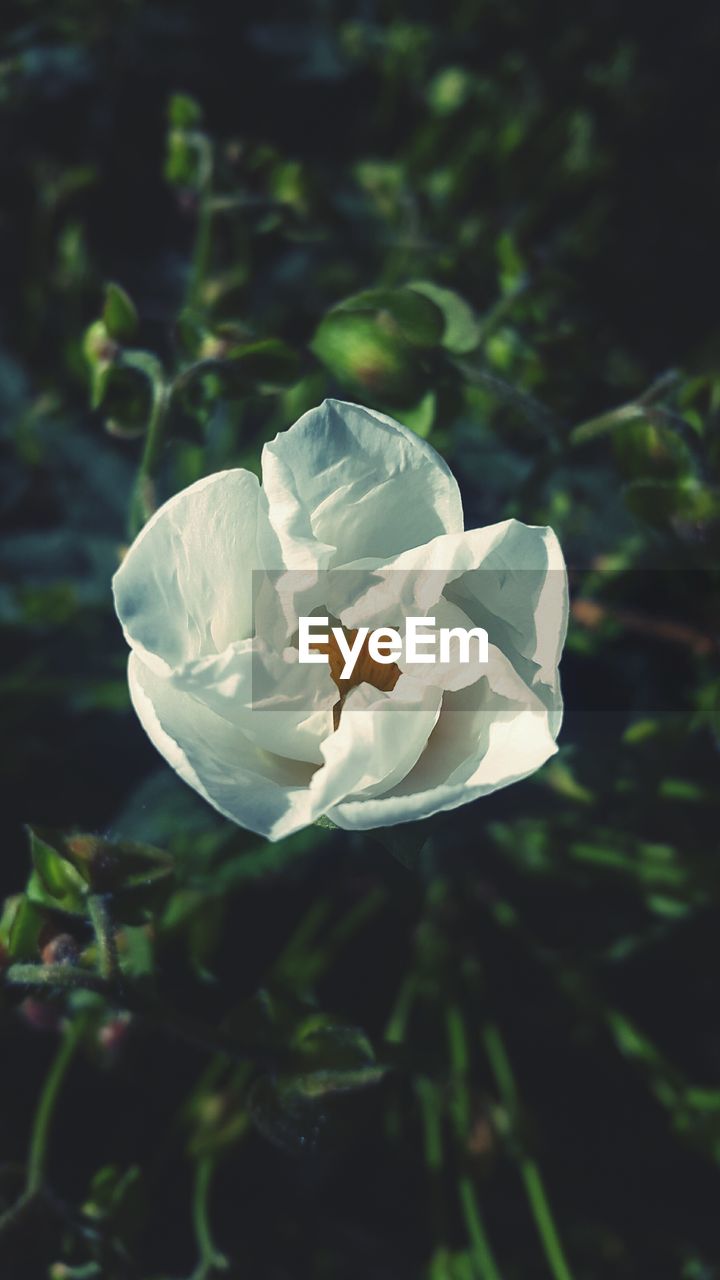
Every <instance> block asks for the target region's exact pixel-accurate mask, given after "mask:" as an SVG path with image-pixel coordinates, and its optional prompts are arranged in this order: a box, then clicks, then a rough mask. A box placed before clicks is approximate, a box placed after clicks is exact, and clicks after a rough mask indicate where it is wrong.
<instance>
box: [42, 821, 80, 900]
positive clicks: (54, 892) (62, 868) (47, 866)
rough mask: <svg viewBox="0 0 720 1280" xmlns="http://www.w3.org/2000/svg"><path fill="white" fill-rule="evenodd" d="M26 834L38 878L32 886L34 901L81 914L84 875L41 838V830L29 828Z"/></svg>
mask: <svg viewBox="0 0 720 1280" xmlns="http://www.w3.org/2000/svg"><path fill="white" fill-rule="evenodd" d="M28 834H29V836H30V855H31V857H32V861H33V866H34V868H35V873H36V877H37V880H36V881H34V882H33V884H32V889H33V893H34V895H37V896H36V900H37V898H40V899H42V898H44V899H45V901H46V902H47V901H48V898H49V902H50V905H54V906H56V907H59V908H60V909H61V910H63V911H69V912H71V913H72V914H73V915H83V914H84V907H83V897H84V896H85V894H86V892H87V885H86V882H85V880H84V878H83V876H81V875H80V873H79V872H78V871H77V870H76V868H75V867H73V866H72V864H71V863H70V862H68V861H67V860H66V859H65V858H64V857H63V855H62V854H61V853H59V852H58V850H57V849H56V848H54V847H53V844H51V843H48V841H47V840H46V839H44V837H43V834H41V833H40V831H38V830H37V829H33V828H32V827H31V828H29V831H28ZM37 882H39V885H38V883H37ZM38 889H40V892H38Z"/></svg>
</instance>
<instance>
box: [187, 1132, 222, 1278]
mask: <svg viewBox="0 0 720 1280" xmlns="http://www.w3.org/2000/svg"><path fill="white" fill-rule="evenodd" d="M215 1165H216V1161H215V1158H214V1156H204V1157H203V1158H202V1159H201V1160H198V1162H197V1164H196V1166H195V1190H194V1193H193V1226H194V1228H195V1239H196V1241H197V1246H198V1251H199V1253H200V1259H199V1262H198V1265H197V1267H196V1269H195V1271H194V1273H193V1280H208V1278H209V1277H210V1276H212V1274H213V1272H214V1271H225V1270H227V1267H228V1260H227V1258H226V1257H225V1256H224V1254H222V1253H219V1252H218V1250H217V1249H216V1248H215V1245H214V1243H213V1238H212V1231H211V1229H210V1214H209V1210H210V1188H211V1186H212V1179H213V1175H214V1173H215Z"/></svg>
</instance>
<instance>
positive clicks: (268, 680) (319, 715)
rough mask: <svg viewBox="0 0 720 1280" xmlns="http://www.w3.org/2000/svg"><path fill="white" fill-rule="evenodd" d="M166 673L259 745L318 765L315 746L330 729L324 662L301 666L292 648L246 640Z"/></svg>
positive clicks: (330, 694)
mask: <svg viewBox="0 0 720 1280" xmlns="http://www.w3.org/2000/svg"><path fill="white" fill-rule="evenodd" d="M170 678H171V680H172V682H173V684H174V685H175V687H176V688H177V689H178V690H179V691H180V692H182V693H187V694H190V695H191V696H192V697H193V698H195V699H196V700H197V702H198V703H199V704H200V705H203V706H205V707H208V708H209V709H210V710H211V711H213V712H214V713H215V714H216V715H218V716H221V717H222V719H223V720H224V721H225V722H226V723H227V724H230V725H232V726H234V727H235V728H236V729H238V730H240V731H241V732H242V733H243V734H244V735H245V737H246V738H247V739H248V740H249V741H250V742H253V743H255V745H256V746H258V747H261V748H262V749H263V750H265V751H272V752H274V753H275V754H277V755H280V756H286V757H287V758H288V759H292V760H305V761H307V762H309V763H312V764H322V760H323V757H322V754H321V751H320V747H321V743H322V742H323V740H324V739H325V738H326V737H327V735H328V733H331V732H332V717H333V706H334V705H335V703H336V701H337V697H338V690H337V686H336V685H335V684H334V683H333V681H332V678H331V676H330V668H329V666H328V665H327V663H323V664H322V665H315V664H310V665H308V666H301V665H299V663H298V661H297V651H295V650H288V649H286V650H284V651H283V652H280V653H278V652H277V651H276V650H274V649H271V648H269V647H268V646H267V645H266V644H264V643H263V641H262V640H260V639H251V640H242V641H240V642H239V643H238V644H234V645H228V647H227V649H225V650H224V651H223V652H222V653H220V654H212V655H210V656H209V657H207V658H201V659H199V660H198V661H197V662H192V663H188V664H187V665H186V666H184V667H183V668H182V669H181V670H179V671H176V672H175V673H174V674H173V675H172V676H171V677H170Z"/></svg>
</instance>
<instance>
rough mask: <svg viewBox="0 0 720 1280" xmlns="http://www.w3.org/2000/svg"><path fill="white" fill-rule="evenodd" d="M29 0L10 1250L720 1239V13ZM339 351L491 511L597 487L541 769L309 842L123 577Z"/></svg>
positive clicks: (5, 939)
mask: <svg viewBox="0 0 720 1280" xmlns="http://www.w3.org/2000/svg"><path fill="white" fill-rule="evenodd" d="M3 24H4V37H3V46H2V53H1V56H0V107H1V113H0V192H1V195H0V245H1V253H2V263H3V272H2V274H3V288H2V296H1V297H0V313H1V314H0V326H1V327H0V522H1V524H2V544H1V546H0V644H1V645H2V667H1V670H0V686H1V689H2V697H1V700H0V708H1V711H0V715H1V717H2V723H3V730H4V734H3V737H4V748H3V763H2V789H3V798H2V808H1V809H0V815H1V816H0V821H1V822H2V866H1V868H0V884H1V886H2V893H3V895H7V897H6V902H5V907H4V909H3V912H2V915H1V916H0V968H1V969H2V970H3V971H4V975H5V981H4V983H3V987H2V999H1V1002H0V1034H1V1035H2V1080H3V1094H2V1101H1V1102H0V1215H1V1216H0V1258H2V1259H3V1260H4V1270H3V1272H2V1274H3V1275H6V1274H7V1275H8V1276H9V1277H10V1276H12V1277H13V1280H15V1277H18V1278H22V1277H24V1276H28V1277H30V1280H40V1278H42V1277H46V1276H48V1277H51V1278H53V1280H62V1278H63V1277H78V1280H79V1278H80V1277H92V1276H100V1277H105V1278H107V1280H127V1278H129V1280H133V1278H136V1277H138V1278H142V1280H152V1278H153V1277H154V1278H157V1280H159V1278H160V1277H163V1278H165V1280H168V1278H170V1277H173V1278H174V1280H178V1278H179V1277H188V1280H190V1277H192V1278H193V1280H210V1278H211V1277H213V1276H215V1275H221V1274H226V1275H231V1276H235V1275H237V1276H243V1277H252V1278H253V1280H303V1278H304V1277H308V1278H310V1280H335V1278H336V1277H337V1278H338V1280H406V1278H407V1280H411V1278H412V1280H415V1278H416V1277H417V1278H424V1277H427V1278H428V1280H499V1278H500V1277H503V1278H505V1280H507V1278H510V1280H512V1278H513V1277H516V1278H522V1280H530V1278H531V1277H536V1276H537V1277H538V1278H541V1277H549V1278H550V1280H605V1278H606V1277H608V1278H612V1280H615V1278H617V1280H625V1278H628V1280H629V1278H631V1277H632V1278H635V1277H639V1278H641V1280H646V1278H648V1280H649V1278H650V1277H652V1278H653V1280H656V1278H658V1280H660V1278H662V1277H666V1276H667V1277H681V1278H682V1280H712V1278H713V1277H717V1276H719V1275H720V1227H719V1226H718V1214H717V1204H718V1196H719V1194H720V1178H719V1165H720V1011H719V1005H718V979H717V970H718V960H719V958H720V957H719V948H718V936H719V932H718V931H719V926H720V866H718V848H717V830H718V802H719V794H718V788H717V749H718V733H719V732H720V673H719V672H718V665H717V657H718V637H719V634H720V632H719V628H718V594H717V588H718V570H717V565H718V553H719V551H720V546H719V545H718V544H719V541H720V489H718V477H719V471H720V324H719V323H718V314H717V268H718V253H717V235H718V184H719V170H718V155H719V154H720V146H719V144H720V114H719V113H718V111H717V67H718V59H719V58H720V19H719V18H718V13H717V10H716V9H715V7H714V6H710V5H693V4H690V5H686V6H683V8H682V10H681V11H677V10H674V9H671V8H668V7H666V8H662V7H661V8H660V9H658V8H655V9H653V10H652V11H648V10H646V9H644V8H642V7H640V6H632V5H631V6H628V5H627V4H626V3H620V0H603V3H593V2H590V3H587V4H586V5H584V6H583V7H582V8H578V6H577V5H574V4H570V3H569V0H567V2H566V0H557V2H555V3H550V4H545V5H543V6H537V5H535V4H533V3H531V0H503V3H499V2H498V0H444V3H442V4H439V3H435V2H433V0H415V2H414V3H413V4H412V5H411V4H408V3H404V4H402V3H393V2H392V0H365V2H361V0H315V2H314V3H313V0H302V3H297V4H294V5H288V4H282V3H279V0H263V3H259V2H258V0H247V2H246V3H245V4H243V5H242V6H238V7H237V9H236V11H235V13H234V15H232V16H228V15H227V14H226V13H225V11H224V10H223V9H222V8H221V7H220V6H216V5H214V4H206V5H196V4H192V3H190V0H173V2H172V3H171V2H170V0H107V2H106V3H104V4H98V3H97V0H93V2H92V3H91V2H90V0H56V2H55V3H50V0H6V4H5V6H4V11H3ZM158 390H161V391H163V392H167V393H168V397H169V405H170V408H169V412H168V414H167V415H166V418H165V419H164V420H163V422H162V423H161V424H159V427H158V423H157V422H156V421H155V422H154V427H153V430H154V431H155V435H154V436H153V439H154V440H155V442H156V444H157V447H155V446H154V445H153V446H152V447H150V448H148V447H147V430H148V425H149V424H150V423H151V422H153V403H154V400H153V397H156V396H157V394H158ZM325 395H337V396H340V397H341V398H345V399H350V400H356V401H358V402H360V403H366V404H369V405H372V406H374V407H377V408H379V409H381V410H382V411H384V412H388V413H390V414H392V415H394V416H395V417H397V418H399V419H400V420H401V421H403V422H405V423H406V424H407V425H409V426H410V427H412V428H413V429H414V430H416V431H417V432H418V433H419V434H420V435H421V436H423V437H425V438H427V439H429V440H430V442H431V443H432V444H433V445H434V446H435V447H436V448H437V449H439V450H440V451H441V452H442V453H443V455H444V456H445V457H446V458H447V460H448V462H449V464H450V466H451V467H452V469H453V471H454V472H455V474H456V475H457V477H458V480H459V482H460V485H461V488H462V492H463V499H464V505H465V511H466V524H467V525H468V527H475V526H476V525H479V524H483V523H490V522H493V521H497V520H500V519H503V518H506V517H507V516H510V515H515V516H517V517H519V518H520V519H522V520H525V521H526V522H528V523H546V522H547V523H550V524H551V525H552V526H553V527H554V528H555V529H556V531H557V533H558V535H559V537H560V540H561V542H562V545H563V547H564V550H565V554H566V558H567V560H568V564H569V566H570V571H571V587H572V595H573V617H572V620H571V628H570V635H569V639H568V645H567V651H566V656H565V658H564V662H563V676H564V690H565V697H566V705H567V709H566V721H565V726H564V728H563V731H562V734H561V739H560V745H561V749H560V753H559V755H558V756H557V757H556V758H555V759H554V760H553V761H552V762H551V763H550V764H549V765H548V766H546V767H545V768H544V769H543V770H542V771H541V772H540V773H539V774H538V775H537V776H536V777H535V778H533V779H531V780H529V781H526V782H524V783H522V784H519V785H517V786H515V787H513V788H511V789H510V790H509V791H507V792H501V793H499V794H497V795H495V796H493V797H490V798H488V799H486V800H482V801H479V802H477V803H476V804H474V805H472V806H469V807H467V808H466V809H461V810H459V811H457V812H456V813H454V814H452V815H448V816H447V817H444V818H442V817H441V818H439V819H437V820H433V821H431V822H429V823H424V824H419V825H417V826H413V825H411V826H409V827H408V828H406V829H393V830H391V831H386V832H377V833H372V834H367V835H362V836H349V835H347V834H346V833H343V832H341V831H336V830H330V829H320V828H319V827H316V828H311V829H310V830H309V831H306V832H303V833H301V834H300V835H298V836H295V837H292V838H290V839H289V840H286V841H283V842H280V843H279V844H276V845H272V846H271V845H268V844H266V843H265V842H263V841H262V840H260V839H259V838H257V837H254V836H252V835H249V834H248V833H245V832H242V831H240V830H238V829H237V828H235V827H233V826H231V825H230V824H229V823H227V822H225V821H224V820H223V819H221V818H220V817H219V816H218V815H216V814H215V813H214V811H213V810H211V809H210V808H209V807H207V806H205V805H204V804H203V803H202V801H200V800H199V799H198V798H197V797H196V796H195V795H194V793H192V792H191V791H190V790H189V789H187V788H185V787H184V786H183V785H182V784H181V783H180V782H179V781H178V780H177V779H176V778H175V776H174V774H172V772H171V771H170V770H169V768H168V767H167V766H165V765H164V763H163V762H162V760H161V759H160V758H159V757H158V756H157V754H156V753H155V752H154V750H153V748H152V747H151V745H150V743H149V742H148V741H147V740H146V738H145V736H144V734H143V731H142V730H141V728H140V725H139V723H138V722H137V720H136V719H135V716H134V714H133V712H132V710H131V708H130V705H129V699H128V695H127V690H126V682H125V662H126V648H125V644H124V641H123V639H122V635H121V632H120V629H119V626H118V624H117V622H116V620H115V617H114V614H113V611H112V604H111V597H110V590H109V583H110V577H111V575H112V573H113V571H114V568H115V567H116V566H117V563H118V559H119V556H120V555H121V554H122V548H123V547H124V546H126V545H127V542H128V540H129V538H130V537H131V536H132V534H133V533H134V532H135V531H136V530H137V528H138V527H140V525H141V523H142V520H143V518H144V516H145V514H146V513H147V509H148V508H149V506H151V505H152V502H153V501H155V500H158V501H159V500H161V499H162V498H164V497H166V496H169V495H170V494H171V493H173V492H175V491H176V490H177V489H179V488H181V487H183V486H184V485H186V484H189V483H191V482H192V481H193V480H195V479H197V478H198V477H200V476H202V475H203V474H206V473H208V472H211V471H214V470H218V469H220V468H223V467H228V466H238V465H239V466H245V467H250V468H252V469H254V470H257V469H258V463H259V454H260V449H261V446H262V443H263V441H264V440H265V439H268V438H271V437H272V436H274V435H275V433H276V432H277V431H278V430H280V429H283V428H285V427H286V426H288V425H289V424H290V423H291V422H292V421H294V420H295V418H297V417H298V416H299V414H300V413H301V412H303V411H304V410H305V409H306V408H308V407H311V406H312V405H315V404H317V403H319V402H320V400H321V399H322V398H323V397H324V396H325ZM161 434H162V438H161ZM143 437H145V441H144V440H143ZM138 475H139V476H140V482H138V479H137V477H138ZM28 827H30V828H32V832H30V831H29V830H28ZM78 833H79V838H78ZM108 865H110V866H111V867H113V868H115V870H114V871H113V872H112V877H111V881H108V880H107V879H105V880H103V879H102V876H100V873H99V872H98V870H97V868H98V867H102V868H105V872H103V874H106V871H107V866H108ZM118 868H119V870H118ZM98 876H100V878H99V879H98ZM103 904H104V905H103ZM108 904H109V913H110V919H109V920H108V919H107V918H106V917H103V915H102V912H103V910H105V908H107V907H108ZM113 937H114V938H115V943H114V944H113V942H112V939H113ZM114 950H117V953H118V955H117V956H114V954H113V952H114ZM68 957H69V958H71V959H73V960H78V964H77V965H75V966H74V967H73V966H67V965H65V966H62V965H61V963H60V962H61V961H62V960H63V959H67V958H68ZM96 965H97V966H99V971H100V979H98V980H97V981H95V980H94V979H95V973H94V969H93V966H96ZM30 966H34V967H33V968H32V969H31V968H30ZM103 966H105V967H104V968H103ZM60 968H63V972H59V969H60ZM118 970H119V973H118ZM68 973H70V977H68ZM108 973H110V986H108V985H107V983H106V979H107V975H108ZM78 974H79V977H78V976H77V975H78ZM73 975H75V976H73ZM88 975H89V976H88ZM103 983H105V985H103Z"/></svg>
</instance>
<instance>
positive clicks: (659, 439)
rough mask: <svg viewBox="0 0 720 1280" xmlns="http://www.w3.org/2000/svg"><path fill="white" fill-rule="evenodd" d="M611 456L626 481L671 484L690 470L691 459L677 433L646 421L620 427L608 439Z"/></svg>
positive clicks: (642, 420) (637, 420)
mask: <svg viewBox="0 0 720 1280" xmlns="http://www.w3.org/2000/svg"><path fill="white" fill-rule="evenodd" d="M612 443H613V452H614V454H615V457H616V459H617V461H618V464H619V466H620V470H621V471H622V473H623V475H624V476H625V477H626V478H627V479H628V480H636V479H641V478H646V477H647V478H648V479H649V478H657V479H659V480H672V479H676V478H679V477H681V476H685V475H688V474H689V473H690V472H691V470H692V455H691V453H690V450H689V448H688V446H687V445H686V443H685V441H684V440H683V439H682V437H681V436H680V435H679V434H678V432H677V431H673V430H671V429H670V428H669V427H666V426H663V425H659V424H657V425H656V424H654V423H652V422H649V421H648V420H647V419H636V420H634V421H630V422H622V423H620V424H619V425H618V426H617V427H616V429H615V431H614V432H613V435H612Z"/></svg>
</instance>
